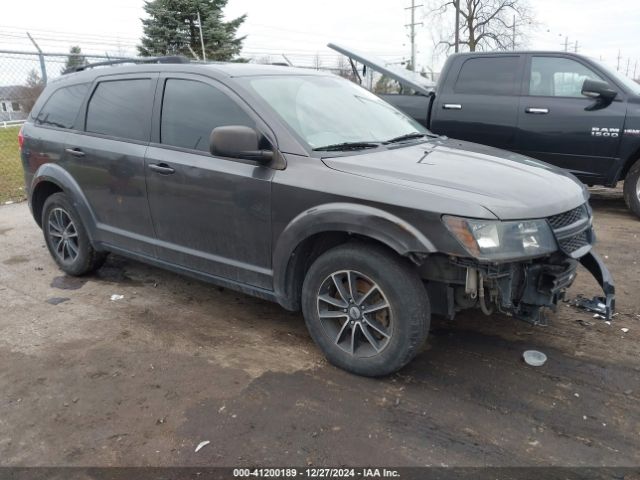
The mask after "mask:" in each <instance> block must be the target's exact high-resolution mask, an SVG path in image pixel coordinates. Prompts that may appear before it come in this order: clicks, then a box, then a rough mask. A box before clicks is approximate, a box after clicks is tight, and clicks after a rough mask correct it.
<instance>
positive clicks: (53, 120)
mask: <svg viewBox="0 0 640 480" xmlns="http://www.w3.org/2000/svg"><path fill="white" fill-rule="evenodd" d="M88 90H89V84H88V83H82V84H78V85H70V86H68V87H62V88H59V89H58V90H56V91H54V92H53V93H52V94H51V96H50V97H49V99H48V100H47V101H46V102H45V104H44V105H43V107H42V108H41V109H40V111H39V112H38V115H37V116H36V117H35V119H34V122H35V123H36V125H43V126H49V127H57V128H73V127H74V124H75V120H76V117H77V116H78V111H79V110H80V106H81V105H82V102H83V100H84V97H85V96H86V94H87V91H88Z"/></svg>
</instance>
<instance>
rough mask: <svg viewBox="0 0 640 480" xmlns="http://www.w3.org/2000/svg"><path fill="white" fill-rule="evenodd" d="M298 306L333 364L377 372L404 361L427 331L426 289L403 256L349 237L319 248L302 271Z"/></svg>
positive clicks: (394, 368) (386, 371) (364, 372)
mask: <svg viewBox="0 0 640 480" xmlns="http://www.w3.org/2000/svg"><path fill="white" fill-rule="evenodd" d="M302 310H303V313H304V318H305V322H306V324H307V328H308V329H309V333H310V334H311V337H312V338H313V340H314V341H315V342H316V344H318V346H319V347H320V348H321V349H322V351H323V353H324V354H325V356H326V357H327V359H328V360H329V362H331V363H332V364H333V365H335V366H337V367H340V368H343V369H344V370H347V371H349V372H352V373H356V374H358V375H365V376H372V377H373V376H382V375H388V374H390V373H393V372H395V371H397V370H398V369H400V368H401V367H403V366H404V365H406V364H407V363H408V362H409V361H410V360H411V359H412V358H413V357H414V356H415V355H416V353H417V352H418V349H419V348H420V346H421V345H422V344H423V343H424V340H425V339H426V337H427V333H428V331H429V323H430V318H431V315H430V306H429V298H428V296H427V291H426V289H425V288H424V285H423V284H422V281H421V280H420V277H419V276H418V274H417V272H416V271H415V270H414V269H412V268H411V266H410V265H409V264H408V263H407V262H406V261H405V260H404V259H402V258H400V257H397V256H394V255H392V254H391V253H389V252H388V251H386V250H385V249H383V248H381V247H377V246H368V245H366V244H362V243H351V244H346V245H341V246H338V247H335V248H333V249H331V250H329V251H327V252H325V253H324V254H322V255H321V256H320V257H319V258H318V259H317V260H316V261H315V262H314V263H313V265H311V268H310V269H309V271H308V272H307V275H306V277H305V280H304V284H303V287H302Z"/></svg>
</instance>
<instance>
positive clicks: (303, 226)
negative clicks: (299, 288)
mask: <svg viewBox="0 0 640 480" xmlns="http://www.w3.org/2000/svg"><path fill="white" fill-rule="evenodd" d="M322 232H346V233H352V234H357V235H362V236H365V237H369V238H372V239H374V240H377V241H379V242H381V243H383V244H385V245H387V246H388V247H389V248H391V249H393V250H395V251H396V252H397V253H399V254H400V255H409V254H410V253H425V254H428V253H432V252H435V251H436V248H435V247H434V245H433V244H432V243H431V242H430V241H429V239H428V238H427V237H426V236H425V235H423V234H422V233H421V232H420V231H418V230H417V229H416V228H415V227H414V226H412V225H411V224H409V223H408V222H406V221H405V220H402V219H401V218H399V217H397V216H395V215H392V214H390V213H389V212H386V211H384V210H380V209H378V208H375V207H371V206H367V205H359V204H352V203H329V204H325V205H320V206H317V207H313V208H310V209H308V210H306V211H304V212H302V213H300V214H299V215H298V216H296V217H295V218H294V219H293V220H291V222H289V224H288V225H287V226H286V227H285V229H284V230H283V232H282V233H281V234H280V236H279V238H278V240H277V242H276V245H275V249H274V255H273V276H274V278H273V283H274V290H275V293H276V297H277V298H278V299H279V301H280V303H281V305H282V306H284V307H285V308H292V305H293V304H294V303H295V299H292V298H290V296H291V293H290V292H289V290H288V288H287V272H288V267H289V263H290V261H291V258H292V255H293V252H295V250H296V248H297V247H298V246H299V245H300V244H301V243H302V242H303V241H304V240H305V239H307V238H309V237H311V236H312V235H315V234H318V233H322Z"/></svg>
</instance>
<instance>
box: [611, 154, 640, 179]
mask: <svg viewBox="0 0 640 480" xmlns="http://www.w3.org/2000/svg"><path fill="white" fill-rule="evenodd" d="M638 162H640V147H638V149H637V150H636V151H635V152H634V153H633V155H630V156H629V158H627V160H626V161H625V162H624V165H623V166H622V168H621V169H620V173H619V174H618V176H617V177H616V178H617V180H618V181H620V180H625V179H626V178H627V174H628V173H629V171H630V170H631V168H632V167H633V166H634V165H635V164H636V163H638Z"/></svg>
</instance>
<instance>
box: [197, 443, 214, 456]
mask: <svg viewBox="0 0 640 480" xmlns="http://www.w3.org/2000/svg"><path fill="white" fill-rule="evenodd" d="M210 443H211V442H210V441H209V440H205V441H204V442H200V443H199V444H198V446H197V447H196V453H198V451H199V450H200V449H201V448H202V447H206V446H207V445H209V444H210Z"/></svg>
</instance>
